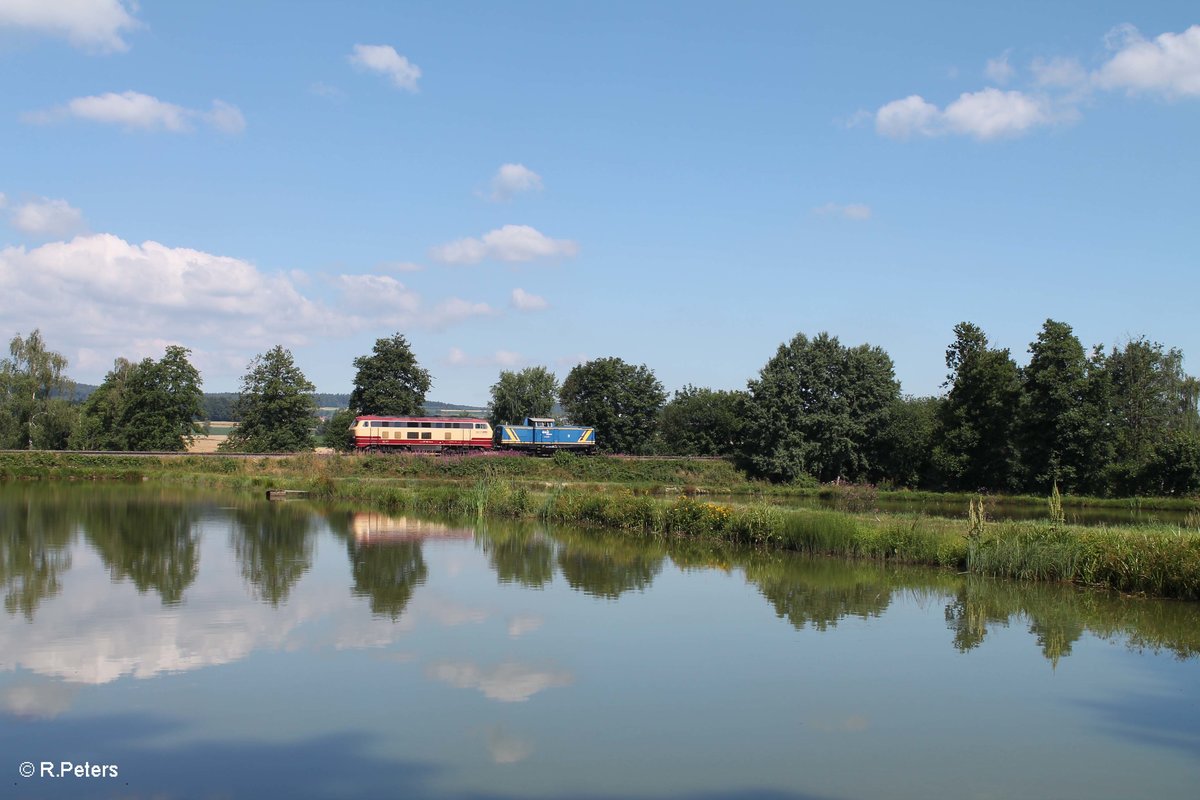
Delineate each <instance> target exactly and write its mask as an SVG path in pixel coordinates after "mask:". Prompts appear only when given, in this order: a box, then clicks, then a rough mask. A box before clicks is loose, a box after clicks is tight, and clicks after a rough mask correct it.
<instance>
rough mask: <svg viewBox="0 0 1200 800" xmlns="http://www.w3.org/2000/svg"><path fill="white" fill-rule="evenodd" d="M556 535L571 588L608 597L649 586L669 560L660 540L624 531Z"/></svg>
mask: <svg viewBox="0 0 1200 800" xmlns="http://www.w3.org/2000/svg"><path fill="white" fill-rule="evenodd" d="M555 539H556V540H557V541H558V545H559V549H558V568H559V571H560V572H562V575H563V577H564V578H566V579H567V583H568V584H569V585H570V586H571V588H572V589H576V590H578V591H581V592H584V593H585V594H590V595H592V596H594V597H604V598H607V599H609V600H616V599H617V598H618V597H620V596H621V595H622V594H624V593H625V592H628V591H644V590H645V589H647V588H649V587H650V584H651V583H653V581H654V578H655V576H656V575H658V573H659V572H661V571H662V566H663V561H664V560H666V549H665V548H664V547H663V546H662V545H661V544H658V543H653V542H645V541H641V540H637V539H632V538H630V537H629V536H628V535H624V534H615V533H614V534H609V533H600V532H597V531H569V532H567V531H564V532H560V533H557V534H556V535H555Z"/></svg>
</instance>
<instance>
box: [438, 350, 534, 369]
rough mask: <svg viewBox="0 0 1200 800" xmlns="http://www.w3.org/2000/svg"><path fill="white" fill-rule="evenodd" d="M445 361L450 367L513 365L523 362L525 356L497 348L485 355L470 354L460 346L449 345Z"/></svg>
mask: <svg viewBox="0 0 1200 800" xmlns="http://www.w3.org/2000/svg"><path fill="white" fill-rule="evenodd" d="M445 363H446V364H447V365H448V366H451V367H515V366H519V365H520V364H523V363H525V357H524V356H522V355H521V354H520V353H516V352H513V351H512V350H497V351H496V352H494V353H492V354H491V355H486V356H470V355H467V353H466V351H464V350H463V349H462V348H460V347H451V348H450V352H449V353H448V354H447V356H446V359H445Z"/></svg>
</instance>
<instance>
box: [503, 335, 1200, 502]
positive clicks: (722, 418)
mask: <svg viewBox="0 0 1200 800" xmlns="http://www.w3.org/2000/svg"><path fill="white" fill-rule="evenodd" d="M1029 354H1030V359H1029V363H1028V365H1027V366H1025V367H1019V366H1018V365H1017V364H1016V362H1015V361H1014V360H1013V358H1012V356H1011V354H1010V353H1009V351H1008V350H1006V349H1000V348H994V347H992V346H991V345H990V343H989V342H988V339H987V336H986V334H985V333H984V332H983V331H982V330H981V329H980V328H979V327H978V326H977V325H974V324H972V323H969V322H963V323H961V324H959V325H957V326H956V327H955V329H954V341H953V342H952V343H951V344H950V346H949V347H948V348H947V350H946V366H947V368H948V370H949V373H948V375H947V377H946V382H945V384H944V388H946V389H947V392H946V394H945V395H944V396H941V397H908V396H902V395H901V394H900V386H899V383H898V382H897V381H896V378H895V370H894V366H893V364H892V360H891V358H890V357H889V356H888V355H887V353H886V352H884V351H883V350H882V349H880V348H878V347H873V346H870V345H860V346H857V347H847V346H845V345H842V344H841V343H840V342H839V341H838V339H837V337H834V336H830V335H829V334H826V333H822V334H819V335H817V336H816V337H813V338H809V337H807V336H805V335H804V334H798V335H797V336H796V337H795V338H793V339H792V340H791V341H790V342H787V343H784V344H782V345H780V346H779V349H778V351H777V352H776V353H775V355H774V356H773V357H772V358H771V359H769V360H768V361H767V363H766V364H765V365H764V366H763V368H762V369H761V370H760V371H759V374H758V376H757V377H756V378H753V379H751V380H750V381H749V382H748V384H747V388H746V390H745V391H733V392H730V391H714V390H711V389H703V388H696V387H694V386H686V387H684V388H683V389H682V390H680V391H677V392H675V394H674V396H673V397H672V398H671V399H670V400H669V401H668V400H667V399H666V396H665V395H664V393H663V391H662V386H661V384H660V383H659V382H658V381H657V380H656V379H655V377H654V374H653V372H651V371H650V370H649V369H648V368H647V367H645V366H639V367H634V366H632V365H629V364H626V363H624V362H622V361H621V360H620V359H616V358H605V359H598V360H596V361H590V362H588V363H586V364H580V365H579V366H577V367H575V369H573V370H572V371H571V373H570V374H569V375H568V376H567V378H566V380H565V381H563V384H562V387H561V388H560V390H559V392H558V395H557V397H558V399H559V400H560V402H561V404H562V407H563V409H564V411H565V413H566V415H567V416H568V417H569V418H571V419H573V420H576V421H580V422H585V423H587V424H590V425H594V426H595V427H596V433H597V440H598V442H599V443H600V444H601V446H602V447H605V448H606V449H609V450H611V451H616V452H624V453H661V454H675V455H703V456H725V457H730V458H733V459H735V460H736V461H738V463H740V464H741V465H742V466H743V467H745V468H746V469H747V471H749V472H750V473H751V474H753V475H756V476H759V477H764V478H768V479H770V480H773V481H784V482H786V481H796V480H806V479H816V480H818V481H835V480H845V481H850V482H862V481H869V482H876V483H886V484H891V485H895V486H906V487H914V488H928V489H948V490H958V491H975V490H993V491H1030V492H1039V493H1040V492H1046V491H1049V490H1050V488H1051V487H1052V486H1053V485H1058V486H1059V488H1060V489H1061V490H1063V491H1068V492H1076V493H1087V494H1095V495H1132V494H1182V493H1188V492H1194V491H1197V490H1198V489H1200V413H1198V411H1197V403H1198V400H1200V381H1197V380H1196V379H1195V378H1193V377H1190V376H1188V375H1187V374H1186V373H1185V372H1184V371H1183V354H1182V353H1181V352H1180V351H1179V350H1178V349H1168V348H1165V347H1163V345H1161V344H1157V343H1154V342H1150V341H1147V340H1146V339H1144V338H1139V339H1134V340H1131V341H1129V342H1127V343H1125V344H1123V345H1121V346H1118V347H1113V348H1112V349H1111V350H1108V351H1105V349H1104V348H1103V347H1102V346H1096V347H1094V348H1092V349H1091V350H1090V351H1087V350H1085V349H1084V347H1083V345H1082V344H1081V343H1080V341H1079V339H1078V338H1077V337H1076V336H1075V335H1074V333H1073V331H1072V330H1071V327H1070V326H1069V325H1067V324H1066V323H1063V322H1058V321H1055V320H1047V321H1046V322H1045V324H1044V325H1043V326H1042V329H1041V331H1040V332H1039V333H1038V335H1037V337H1036V339H1035V340H1034V341H1033V342H1032V343H1031V344H1030V346H1029ZM535 372H536V375H537V377H539V378H544V377H545V375H546V374H547V373H546V372H545V370H544V368H541V367H537V368H532V369H531V370H525V371H522V372H520V373H509V372H506V373H502V374H501V377H500V381H499V382H498V383H497V384H496V385H495V386H493V387H492V397H493V403H492V415H493V421H513V418H517V417H519V416H520V415H519V414H514V413H513V411H515V410H516V409H519V408H535V407H537V408H545V407H548V406H549V405H550V404H552V403H553V400H554V397H555V395H554V392H553V383H552V381H551V382H546V381H544V380H540V381H537V382H535V381H533V380H532V378H533V377H535V376H534V373H535ZM534 385H536V386H539V387H541V388H540V390H539V391H538V392H535V393H534V394H535V395H536V404H535V403H534V402H533V401H531V400H530V398H529V396H528V392H526V393H524V394H523V393H522V392H521V391H518V389H519V388H520V387H531V386H534ZM513 397H517V398H520V402H518V403H515V404H514V403H513V402H511V400H510V398H513Z"/></svg>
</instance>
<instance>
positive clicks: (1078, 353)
mask: <svg viewBox="0 0 1200 800" xmlns="http://www.w3.org/2000/svg"><path fill="white" fill-rule="evenodd" d="M1029 353H1030V359H1029V365H1028V366H1027V367H1025V369H1024V370H1023V372H1022V377H1023V379H1024V380H1023V383H1022V392H1021V400H1020V406H1019V411H1018V416H1017V438H1018V444H1019V451H1020V456H1021V467H1022V470H1021V471H1022V483H1023V485H1024V488H1026V489H1027V490H1029V491H1033V492H1049V490H1050V487H1051V486H1053V485H1058V486H1059V487H1060V488H1061V489H1062V490H1063V491H1068V492H1075V491H1078V490H1079V489H1081V488H1082V486H1083V485H1084V483H1085V481H1086V475H1085V473H1086V470H1087V463H1086V459H1087V458H1088V455H1089V451H1090V448H1089V446H1088V441H1087V436H1088V415H1089V412H1090V410H1089V407H1088V403H1087V385H1088V384H1087V371H1088V359H1087V355H1086V353H1085V352H1084V349H1083V345H1082V344H1080V342H1079V339H1078V338H1076V336H1075V334H1074V333H1073V332H1072V331H1071V326H1070V325H1067V324H1066V323H1064V322H1055V321H1054V320H1052V319H1048V320H1046V322H1045V323H1044V324H1043V325H1042V330H1041V332H1040V333H1038V336H1037V339H1036V340H1034V341H1033V342H1032V343H1031V344H1030V345H1029Z"/></svg>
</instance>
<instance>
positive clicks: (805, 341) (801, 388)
mask: <svg viewBox="0 0 1200 800" xmlns="http://www.w3.org/2000/svg"><path fill="white" fill-rule="evenodd" d="M748 389H749V392H748V394H749V397H748V399H747V401H746V427H745V446H746V451H745V458H746V461H747V462H748V464H749V466H750V468H751V470H752V471H753V472H755V473H757V474H759V475H762V476H764V477H766V478H769V479H771V480H775V481H791V480H795V479H797V478H800V477H801V476H803V475H811V476H813V477H816V478H818V479H820V480H822V481H831V480H835V479H838V478H844V479H848V480H862V479H864V478H866V477H867V476H868V474H869V473H870V471H871V468H872V464H871V459H872V452H873V446H872V442H873V441H874V439H875V438H876V436H877V435H878V433H879V430H880V428H881V426H882V424H883V421H884V417H885V414H886V412H887V409H888V406H890V405H891V404H892V403H893V402H894V401H895V400H896V399H897V398H898V397H899V395H900V385H899V384H898V383H897V382H896V378H895V369H894V367H893V365H892V359H891V358H890V357H889V356H888V354H887V353H885V352H884V351H883V350H882V349H880V348H878V347H872V346H870V345H866V344H863V345H859V346H857V347H845V346H843V345H842V344H841V342H839V341H838V339H837V337H836V336H830V335H829V334H828V333H821V334H818V335H817V336H816V337H815V338H813V339H809V338H808V337H807V336H805V335H804V334H803V333H799V334H796V336H795V337H794V338H793V339H792V340H791V341H790V342H788V343H786V344H781V345H780V346H779V349H778V351H777V352H776V353H775V355H774V356H773V357H772V358H771V359H770V360H769V361H768V362H767V363H766V365H765V366H764V367H763V368H762V370H760V372H759V377H758V378H756V379H753V380H751V381H750V382H749V385H748Z"/></svg>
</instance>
